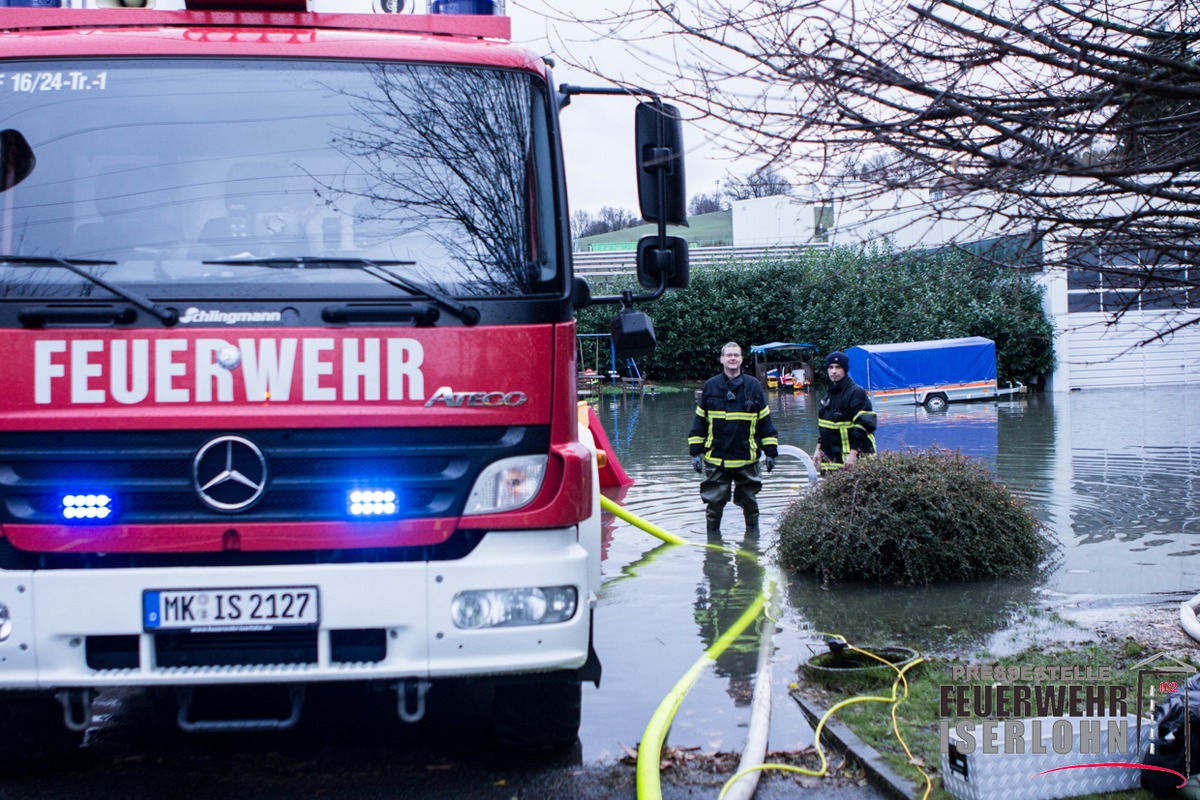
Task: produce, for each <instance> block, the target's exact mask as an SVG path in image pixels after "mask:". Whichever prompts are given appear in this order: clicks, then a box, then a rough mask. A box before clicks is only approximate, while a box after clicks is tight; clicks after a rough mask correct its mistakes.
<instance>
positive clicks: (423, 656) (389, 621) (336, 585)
mask: <svg viewBox="0 0 1200 800" xmlns="http://www.w3.org/2000/svg"><path fill="white" fill-rule="evenodd" d="M563 585H572V586H575V587H577V589H578V598H579V602H578V607H577V609H576V612H575V615H574V616H573V617H572V618H571V619H569V620H568V621H566V622H562V623H555V624H545V625H531V626H527V627H512V628H491V629H483V630H461V629H458V628H456V627H455V626H454V623H453V622H452V621H451V617H450V603H451V600H452V599H453V597H454V595H455V594H456V593H457V592H460V591H463V590H467V589H497V588H515V587H525V586H563ZM272 586H316V587H317V588H318V591H319V597H320V621H319V625H318V627H317V629H316V630H315V631H310V632H309V633H308V634H306V635H307V636H308V637H311V638H309V639H305V635H301V636H299V637H297V636H296V635H295V632H287V633H286V634H285V641H286V643H285V644H284V645H283V646H282V647H280V646H279V645H278V642H276V643H275V644H271V645H269V646H268V647H266V649H265V650H264V648H263V646H262V643H263V642H268V643H269V642H270V641H271V640H272V634H271V633H270V632H268V633H264V634H261V635H252V636H248V637H241V638H239V637H238V636H233V637H230V639H229V640H228V641H229V644H228V645H227V646H226V645H222V646H221V647H220V648H216V649H217V650H218V651H219V652H220V656H218V657H215V658H213V657H211V656H210V654H211V653H212V652H213V650H214V648H213V647H212V642H213V641H214V640H213V639H211V638H208V639H205V638H203V637H213V636H214V635H216V634H212V633H188V634H186V635H185V636H182V637H180V636H179V635H178V634H170V635H168V634H163V633H147V632H145V631H144V630H143V627H142V625H143V620H142V594H143V591H145V590H163V589H197V588H203V589H217V588H233V587H272ZM590 594H591V587H590V585H589V571H588V557H587V552H586V551H585V549H584V548H583V547H582V546H581V545H580V544H579V542H578V536H577V531H576V529H575V528H561V529H552V530H540V531H500V532H493V533H489V534H488V535H487V536H485V537H484V538H483V541H481V542H480V544H479V545H478V546H477V547H476V548H475V549H474V550H472V552H471V553H470V554H468V555H467V556H465V557H464V558H461V559H457V560H452V561H433V562H408V563H383V564H325V565H300V566H294V565H286V566H266V567H237V568H220V569H215V568H192V567H187V568H162V569H151V568H144V569H113V570H102V569H88V570H44V571H36V572H35V571H19V570H5V571H0V602H2V603H4V604H5V605H6V606H7V607H8V609H9V614H10V623H11V633H10V635H9V636H8V638H7V639H6V640H5V641H3V642H0V690H3V689H34V688H69V687H96V688H100V687H106V686H154V685H161V686H170V685H201V684H241V683H279V682H289V683H290V682H306V681H348V680H364V681H365V680H390V679H400V678H426V679H439V678H451V677H473V676H484V675H503V674H519V673H525V672H539V671H548V670H559V669H576V668H578V667H581V666H582V665H583V664H584V663H585V661H586V660H587V656H588V645H589V635H590V619H591V615H590V613H589V610H588V600H589V597H590ZM289 636H290V637H292V638H290V639H289V638H287V637H289ZM168 638H170V639H171V640H172V642H171V644H172V646H176V645H179V646H182V647H184V648H190V647H195V648H196V649H195V652H194V653H193V652H192V651H190V650H189V651H188V654H187V657H186V658H184V659H183V661H184V662H187V663H180V659H179V658H178V657H173V658H166V657H165V655H164V653H165V651H164V642H165V640H166V639H168ZM293 640H294V641H293ZM347 641H352V642H354V643H355V644H354V645H353V646H345V642H347ZM361 642H369V643H370V644H369V645H366V646H364V645H362V644H361ZM272 647H275V648H276V650H272V649H271V648H272ZM264 652H267V653H272V652H282V653H286V654H287V656H286V657H285V658H281V659H279V660H278V661H277V662H276V663H267V662H271V661H272V658H271V657H270V656H269V655H268V656H264V655H263V653H264ZM239 653H244V654H245V657H244V658H241V657H240V656H239ZM98 654H99V657H98ZM160 661H163V662H166V661H169V662H171V663H170V664H168V665H164V664H162V663H160ZM89 662H90V665H89Z"/></svg>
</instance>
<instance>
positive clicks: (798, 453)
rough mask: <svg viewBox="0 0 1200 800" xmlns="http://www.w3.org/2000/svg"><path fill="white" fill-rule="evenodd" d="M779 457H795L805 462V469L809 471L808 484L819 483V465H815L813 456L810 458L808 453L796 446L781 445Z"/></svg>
mask: <svg viewBox="0 0 1200 800" xmlns="http://www.w3.org/2000/svg"><path fill="white" fill-rule="evenodd" d="M779 455H781V456H795V457H796V458H798V459H800V460H801V461H803V462H804V468H805V469H807V470H808V482H809V483H816V482H817V478H818V475H817V465H816V464H814V463H813V460H812V456H810V455H809V454H808V453H806V452H804V451H803V450H801V449H800V448H799V447H795V446H794V445H790V444H781V445H779Z"/></svg>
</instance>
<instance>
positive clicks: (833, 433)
mask: <svg viewBox="0 0 1200 800" xmlns="http://www.w3.org/2000/svg"><path fill="white" fill-rule="evenodd" d="M825 369H826V371H827V372H828V374H829V384H830V385H829V391H828V392H827V393H826V394H825V396H824V397H822V398H821V404H820V407H819V408H818V409H817V417H818V420H817V425H818V428H819V434H820V438H819V439H818V441H817V449H816V450H814V451H813V463H814V464H816V465H817V466H818V467H819V468H820V470H821V472H822V474H824V473H825V472H829V471H831V470H835V469H841V468H842V467H849V466H851V465H853V464H854V463H855V462H856V461H858V459H859V457H860V456H865V455H870V454H872V453H874V452H875V427H876V424H877V421H876V418H875V412H874V410H872V408H871V398H870V397H869V396H868V395H867V391H866V389H863V388H862V387H861V386H859V385H858V384H857V383H855V382H854V379H853V378H851V377H850V376H849V375H847V374H846V370H848V369H850V359H849V358H847V357H846V354H845V353H843V352H841V351H835V352H833V353H830V354H829V355H827V356H825Z"/></svg>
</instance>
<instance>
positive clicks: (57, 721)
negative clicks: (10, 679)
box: [0, 692, 83, 767]
mask: <svg viewBox="0 0 1200 800" xmlns="http://www.w3.org/2000/svg"><path fill="white" fill-rule="evenodd" d="M81 744H83V733H82V732H80V731H72V730H70V729H68V728H67V726H66V725H65V724H64V723H63V710H62V706H61V705H60V704H59V702H58V700H57V699H55V697H54V695H52V694H47V693H41V692H4V693H0V767H12V766H20V765H21V764H24V763H28V762H32V761H38V760H45V761H51V760H53V762H54V763H58V762H59V761H61V760H62V759H63V758H64V757H66V756H69V755H71V754H72V753H73V752H74V751H76V750H78V749H79V746H80V745H81Z"/></svg>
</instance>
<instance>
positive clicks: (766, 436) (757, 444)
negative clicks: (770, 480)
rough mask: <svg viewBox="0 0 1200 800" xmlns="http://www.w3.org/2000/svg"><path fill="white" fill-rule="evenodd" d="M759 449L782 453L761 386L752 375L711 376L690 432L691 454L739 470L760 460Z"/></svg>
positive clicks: (716, 464)
mask: <svg viewBox="0 0 1200 800" xmlns="http://www.w3.org/2000/svg"><path fill="white" fill-rule="evenodd" d="M760 450H761V451H762V452H763V453H766V454H767V455H769V456H771V457H772V458H775V457H777V456H778V455H779V434H777V433H776V432H775V423H774V422H772V421H771V409H770V408H768V407H767V395H766V393H765V392H763V388H762V386H760V385H759V383H758V381H756V380H755V379H754V378H752V377H750V376H749V375H739V376H737V377H736V378H734V379H732V380H730V379H729V378H727V377H725V373H723V372H722V373H721V374H720V375H717V376H716V377H715V378H709V379H708V380H707V381H706V382H705V383H704V390H703V392H702V393H701V395H700V400H699V401H698V404H697V405H696V419H695V420H694V421H693V422H692V429H691V431H690V432H689V433H688V451H689V453H690V454H691V455H693V456H698V455H703V456H704V460H705V461H706V462H708V463H709V464H713V465H715V466H718V467H723V468H725V469H740V468H742V467H744V466H746V465H748V464H753V463H755V462H757V461H758V457H759V451H760Z"/></svg>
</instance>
